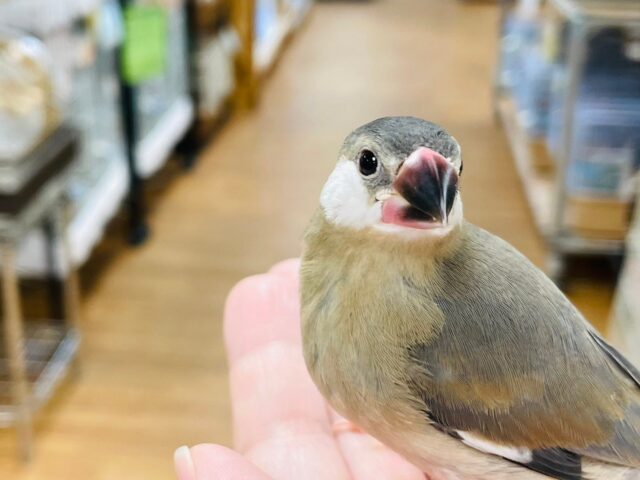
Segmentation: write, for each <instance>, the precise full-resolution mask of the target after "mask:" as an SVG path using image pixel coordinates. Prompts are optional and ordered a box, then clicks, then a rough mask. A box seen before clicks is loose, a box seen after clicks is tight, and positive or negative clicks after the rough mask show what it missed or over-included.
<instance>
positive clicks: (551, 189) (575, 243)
mask: <svg viewBox="0 0 640 480" xmlns="http://www.w3.org/2000/svg"><path fill="white" fill-rule="evenodd" d="M497 107H498V113H499V115H500V120H501V122H502V125H503V126H504V130H505V133H506V136H507V139H508V140H509V145H510V146H511V152H512V155H513V158H514V162H515V165H516V170H517V172H518V175H519V177H520V181H521V183H522V187H523V189H524V192H525V195H526V197H527V201H528V203H529V207H530V208H531V213H532V215H533V218H534V221H535V223H536V226H537V227H538V229H539V231H540V233H541V234H542V235H543V236H544V237H545V239H546V240H547V241H549V243H550V244H551V246H552V248H553V249H554V250H556V251H558V252H559V253H563V254H590V255H604V254H620V253H622V251H623V248H624V242H623V241H622V240H608V239H599V238H586V237H583V236H580V235H576V234H572V233H571V232H567V231H562V232H556V231H555V228H554V221H555V205H554V201H555V198H556V197H555V195H556V194H555V192H556V188H557V183H556V182H557V178H556V174H555V171H554V169H553V168H545V169H540V168H537V167H536V160H535V157H536V156H539V155H548V154H547V153H546V151H545V149H544V146H543V145H539V144H537V143H539V142H537V141H535V140H532V139H531V138H529V136H528V135H527V133H526V131H525V129H524V127H523V126H522V124H521V122H520V120H519V117H518V114H517V110H516V107H515V103H514V101H513V99H512V98H510V96H509V94H508V93H507V92H504V91H502V92H501V93H500V97H499V98H498V100H497ZM538 162H539V161H538ZM542 163H545V164H552V161H551V160H547V161H544V162H542Z"/></svg>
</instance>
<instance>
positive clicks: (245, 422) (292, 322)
mask: <svg viewBox="0 0 640 480" xmlns="http://www.w3.org/2000/svg"><path fill="white" fill-rule="evenodd" d="M298 268H299V263H298V262H297V261H289V262H288V263H286V264H283V265H279V266H277V267H275V268H274V269H273V270H272V271H271V272H270V273H267V274H264V275H258V276H254V277H249V278H247V279H245V280H243V281H242V282H240V283H239V284H238V285H237V286H236V287H235V288H234V289H233V290H232V292H231V293H230V294H229V297H228V299H227V305H226V309H225V340H226V345H227V351H228V357H229V363H230V386H231V398H232V406H233V417H234V437H235V442H236V446H237V448H238V449H239V450H240V451H241V452H243V453H245V455H246V456H247V457H248V458H250V459H251V460H252V461H253V462H254V463H255V464H256V465H258V466H259V467H261V468H262V469H263V470H264V471H265V472H267V473H268V474H270V475H272V476H273V477H275V478H278V479H289V478H291V479H299V478H305V479H315V478H317V479H327V478H331V479H334V478H335V479H347V478H349V474H348V469H347V467H346V465H345V463H344V461H343V459H342V455H341V453H340V451H339V449H338V447H337V444H336V442H335V440H334V438H333V436H332V435H331V430H330V427H329V425H330V423H329V422H330V419H329V414H328V409H327V405H326V403H325V401H324V399H323V398H322V396H321V395H320V393H319V392H318V390H317V389H316V387H315V385H314V384H313V382H312V381H311V379H310V377H309V374H308V373H307V370H306V367H305V364H304V359H303V357H302V346H301V341H300V314H299V310H300V305H299V299H298V297H299V295H298V286H299V281H298V275H297V270H298Z"/></svg>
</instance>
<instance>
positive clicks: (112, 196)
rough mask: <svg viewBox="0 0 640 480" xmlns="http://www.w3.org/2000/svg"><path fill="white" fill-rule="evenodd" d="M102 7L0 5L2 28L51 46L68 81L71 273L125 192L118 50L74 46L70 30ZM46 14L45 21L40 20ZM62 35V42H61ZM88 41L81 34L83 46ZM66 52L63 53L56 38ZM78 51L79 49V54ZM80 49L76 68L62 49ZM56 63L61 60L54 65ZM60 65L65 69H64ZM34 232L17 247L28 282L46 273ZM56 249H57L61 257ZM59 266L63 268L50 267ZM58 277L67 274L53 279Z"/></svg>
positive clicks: (85, 2) (16, 0)
mask: <svg viewBox="0 0 640 480" xmlns="http://www.w3.org/2000/svg"><path fill="white" fill-rule="evenodd" d="M104 4H105V2H104V0H63V1H57V2H55V3H51V2H48V1H46V0H10V1H8V2H0V18H1V19H2V24H5V25H11V26H14V27H16V28H19V29H22V30H25V31H30V32H33V33H35V34H36V35H38V36H39V37H40V38H42V39H43V41H44V42H45V44H47V45H48V42H49V39H50V38H52V39H53V40H51V41H52V42H53V43H54V44H56V42H57V46H56V45H54V46H53V48H52V51H53V53H52V54H53V62H54V64H56V65H57V66H58V67H59V68H61V71H62V72H63V73H62V75H63V76H65V77H66V80H65V82H67V83H68V84H69V86H68V87H67V90H68V96H69V98H68V99H66V100H64V106H63V108H64V110H65V111H66V113H67V117H68V119H69V121H70V122H71V123H72V124H74V125H76V126H77V127H78V129H79V130H80V132H81V136H82V138H81V145H82V147H81V152H80V161H79V162H78V166H77V167H76V168H75V171H74V173H72V175H71V180H70V194H71V199H72V205H73V208H72V218H71V219H70V222H69V223H68V230H69V231H68V241H69V244H70V245H69V246H70V254H71V260H72V262H73V265H74V266H80V265H82V264H83V263H84V262H85V261H86V260H87V259H88V258H89V256H90V254H91V251H92V249H93V247H94V246H95V245H96V244H97V243H98V242H99V241H100V239H101V238H102V235H103V232H104V230H105V228H106V225H107V224H108V223H109V221H110V220H111V219H112V218H113V217H114V215H115V214H116V212H117V211H118V209H119V208H120V205H121V204H122V201H123V199H124V197H125V195H126V192H127V190H128V175H127V169H126V162H125V157H124V143H123V139H122V136H121V133H120V130H121V125H120V119H119V94H118V82H117V69H116V62H115V47H116V46H117V45H114V44H112V45H109V46H106V47H105V46H99V45H98V44H97V42H95V41H91V42H89V41H85V40H82V41H80V42H78V41H77V39H76V40H73V38H74V35H75V33H70V32H71V31H72V30H74V31H77V30H83V29H84V30H86V28H87V27H86V26H85V27H83V26H82V25H83V24H84V23H85V22H86V19H87V18H88V17H90V16H94V15H95V14H96V12H99V11H100V8H101V7H102V6H103V5H104ZM43 11H47V15H42V14H41V12H43ZM61 34H62V35H61ZM92 35H93V34H92V33H90V32H89V33H85V37H86V39H88V38H91V36H92ZM61 37H64V38H65V40H64V42H65V43H64V44H63V46H62V47H60V41H61V40H60V38H61ZM77 44H80V46H78V45H77ZM76 48H77V49H78V51H80V50H82V51H83V52H84V53H83V54H82V55H77V56H78V57H82V58H85V60H83V62H84V64H83V65H81V66H78V65H74V64H73V61H69V59H68V57H71V58H73V57H74V56H73V55H70V54H69V52H68V51H66V49H76ZM57 55H61V57H62V58H58V57H57ZM61 65H65V66H64V67H61ZM45 237H46V235H45V234H44V233H43V232H42V230H35V231H34V232H33V233H32V234H31V235H29V236H28V237H27V238H26V239H25V240H24V243H23V244H22V246H21V248H20V252H19V256H18V263H19V265H20V271H21V272H22V274H23V275H27V276H43V275H46V274H49V273H51V272H50V271H49V270H50V268H51V259H50V258H48V257H49V255H50V252H49V251H48V248H47V242H48V239H47V238H45ZM59 251H60V245H54V252H56V255H57V256H58V257H59ZM55 264H57V265H62V263H61V262H55ZM55 273H57V274H63V273H64V272H55Z"/></svg>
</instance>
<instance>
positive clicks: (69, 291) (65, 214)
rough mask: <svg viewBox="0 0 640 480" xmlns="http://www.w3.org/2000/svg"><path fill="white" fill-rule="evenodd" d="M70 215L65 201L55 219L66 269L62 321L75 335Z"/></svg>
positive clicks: (76, 365) (76, 295) (76, 369)
mask: <svg viewBox="0 0 640 480" xmlns="http://www.w3.org/2000/svg"><path fill="white" fill-rule="evenodd" d="M70 217H71V211H70V205H69V204H68V203H66V202H65V204H64V205H63V206H62V208H61V213H60V214H59V215H57V216H56V221H55V224H56V232H57V236H58V238H60V239H61V243H62V264H63V265H64V266H65V267H66V268H65V269H63V270H66V275H65V277H64V280H63V283H62V293H63V302H64V322H65V324H66V325H67V327H68V328H69V329H70V330H73V331H74V332H75V334H76V335H80V282H79V280H78V271H77V270H76V267H75V265H74V264H73V258H72V256H71V243H70V241H69V235H68V231H69V228H68V227H69V221H70ZM81 351H82V350H81V348H78V351H77V352H76V355H75V358H74V360H73V363H72V370H71V372H72V373H73V374H74V375H79V374H80V363H81Z"/></svg>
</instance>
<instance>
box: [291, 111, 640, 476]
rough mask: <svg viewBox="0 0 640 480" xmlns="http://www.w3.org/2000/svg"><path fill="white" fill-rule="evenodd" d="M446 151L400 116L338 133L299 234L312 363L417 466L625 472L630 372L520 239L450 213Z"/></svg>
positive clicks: (441, 139)
mask: <svg viewBox="0 0 640 480" xmlns="http://www.w3.org/2000/svg"><path fill="white" fill-rule="evenodd" d="M461 152H462V151H461V147H460V144H459V143H458V141H457V140H456V139H455V138H454V137H453V136H452V135H451V134H450V133H448V132H447V131H446V130H445V129H444V128H442V127H440V126H439V125H437V124H435V123H432V122H428V121H426V120H422V119H419V118H415V117H384V118H380V119H377V120H374V121H372V122H370V123H367V124H366V125H363V126H361V127H359V128H357V129H356V130H354V131H353V132H352V133H351V134H349V135H348V136H347V137H346V139H345V141H344V143H343V145H342V147H341V149H340V152H339V155H338V160H337V164H336V166H335V168H334V169H333V171H332V173H331V174H330V175H329V177H328V179H327V181H326V183H325V184H324V186H323V188H322V191H321V194H320V205H319V208H318V209H317V211H316V212H315V213H314V214H313V216H312V219H311V221H310V223H309V225H308V227H307V229H306V231H305V234H304V246H303V252H302V261H301V266H300V300H301V331H302V340H303V354H304V359H305V363H306V366H307V369H308V371H309V373H310V376H311V378H312V379H313V381H314V383H315V384H316V385H317V387H318V389H319V390H320V392H321V393H322V394H323V396H324V397H325V398H326V400H327V401H328V403H329V404H330V405H331V406H332V407H333V409H335V410H336V411H337V412H338V413H339V414H341V415H342V416H344V417H345V418H346V419H347V420H348V421H350V422H352V423H353V425H355V426H356V427H357V428H359V429H362V430H364V431H365V432H367V433H369V434H371V435H372V436H374V437H376V438H377V439H378V440H380V441H381V442H382V443H384V444H386V445H387V446H389V447H390V448H392V449H393V450H395V451H396V452H398V453H399V454H401V455H402V456H404V457H405V458H406V459H407V460H409V461H410V462H412V463H413V464H415V465H416V466H418V467H419V468H421V469H422V471H424V472H429V471H431V472H444V473H445V474H454V475H457V476H459V477H460V478H465V479H466V478H473V479H492V480H507V479H509V480H512V479H522V480H543V479H545V478H554V479H559V480H632V479H633V480H639V479H640V372H639V371H638V370H637V369H636V368H635V367H634V366H633V365H632V364H631V363H630V362H629V361H628V360H627V359H626V358H625V357H624V356H623V355H622V354H621V353H619V352H618V351H617V350H616V349H615V348H614V347H612V346H611V345H609V344H608V343H607V342H606V341H605V340H604V339H603V338H602V337H601V336H600V335H599V334H598V332H597V331H596V330H595V329H594V328H593V327H592V326H591V324H589V323H588V322H587V320H586V319H585V318H584V317H583V315H582V314H581V313H580V312H579V311H578V310H577V309H576V307H575V306H574V305H573V304H572V303H571V302H570V301H569V300H568V299H567V297H566V296H565V295H564V294H563V292H562V291H561V290H559V289H558V288H557V286H556V285H555V284H554V283H553V282H552V281H551V280H550V279H549V278H548V277H547V276H546V275H545V274H544V273H543V272H542V271H541V270H539V269H538V268H537V267H536V266H535V265H534V264H533V263H531V262H530V261H529V260H528V259H527V258H526V257H525V256H524V255H523V254H521V253H520V252H519V251H517V250H516V249H515V248H514V247H513V246H511V245H510V244H509V243H507V242H506V241H504V240H502V239H501V238H499V237H497V236H495V235H493V234H491V233H489V232H487V231H486V230H483V229H482V228H480V227H478V226H476V225H474V224H472V223H470V222H468V221H466V220H465V219H464V216H463V205H462V197H461V192H460V186H461V174H462V171H463V160H462V153H461Z"/></svg>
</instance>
